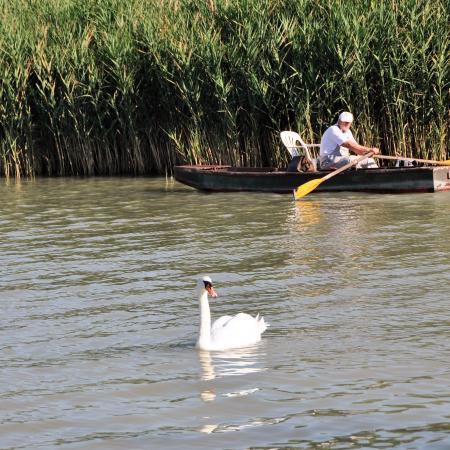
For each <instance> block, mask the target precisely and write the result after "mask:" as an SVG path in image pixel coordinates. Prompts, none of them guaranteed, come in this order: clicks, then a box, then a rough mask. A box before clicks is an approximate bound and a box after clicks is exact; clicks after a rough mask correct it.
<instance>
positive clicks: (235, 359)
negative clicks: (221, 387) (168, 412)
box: [198, 344, 266, 434]
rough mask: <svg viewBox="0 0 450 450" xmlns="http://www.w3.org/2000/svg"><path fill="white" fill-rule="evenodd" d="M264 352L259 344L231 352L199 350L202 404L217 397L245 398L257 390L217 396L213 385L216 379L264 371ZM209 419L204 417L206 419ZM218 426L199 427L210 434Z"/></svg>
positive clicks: (255, 388)
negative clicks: (202, 386)
mask: <svg viewBox="0 0 450 450" xmlns="http://www.w3.org/2000/svg"><path fill="white" fill-rule="evenodd" d="M265 355H266V353H265V350H264V346H263V345H261V344H258V345H254V346H251V347H246V348H238V349H232V350H222V351H215V352H209V351H207V350H199V351H198V358H199V361H200V368H201V373H200V379H201V380H202V381H204V382H207V383H205V384H204V389H202V391H201V392H200V398H201V400H202V401H203V402H205V403H209V402H213V401H214V400H216V398H217V395H219V397H228V398H233V397H245V396H247V395H251V394H253V393H254V392H257V391H258V390H259V388H258V387H250V388H247V389H242V390H239V391H235V392H224V393H220V394H217V393H216V390H215V389H214V385H213V383H211V382H212V381H213V380H214V379H216V378H223V377H226V376H237V375H241V376H245V375H248V374H254V373H257V372H262V371H264V370H266V367H264V361H265ZM207 418H209V417H204V419H207ZM218 427H219V425H218V424H203V425H201V426H200V427H199V429H198V430H199V431H200V432H202V433H208V434H209V433H212V432H214V431H215V430H216V429H218Z"/></svg>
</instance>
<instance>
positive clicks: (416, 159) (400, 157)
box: [374, 155, 449, 165]
mask: <svg viewBox="0 0 450 450" xmlns="http://www.w3.org/2000/svg"><path fill="white" fill-rule="evenodd" d="M374 158H379V159H393V160H396V161H398V160H402V161H416V162H419V163H426V164H438V165H439V164H444V165H448V164H449V161H436V160H434V159H418V158H406V157H403V156H387V155H375V156H374Z"/></svg>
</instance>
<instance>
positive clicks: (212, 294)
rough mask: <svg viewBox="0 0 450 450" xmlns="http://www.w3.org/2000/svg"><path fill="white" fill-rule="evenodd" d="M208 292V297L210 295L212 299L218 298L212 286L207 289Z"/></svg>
mask: <svg viewBox="0 0 450 450" xmlns="http://www.w3.org/2000/svg"><path fill="white" fill-rule="evenodd" d="M206 292H208V295H210V296H211V297H217V292H216V291H215V290H214V288H213V287H212V285H211V284H210V285H209V286H207V287H206Z"/></svg>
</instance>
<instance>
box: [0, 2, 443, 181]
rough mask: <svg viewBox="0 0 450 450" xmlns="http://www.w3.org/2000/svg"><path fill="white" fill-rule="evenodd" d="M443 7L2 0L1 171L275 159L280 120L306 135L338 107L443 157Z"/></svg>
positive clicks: (135, 168) (412, 148) (368, 132)
mask: <svg viewBox="0 0 450 450" xmlns="http://www.w3.org/2000/svg"><path fill="white" fill-rule="evenodd" d="M446 6H447V3H446V2H445V1H444V0H435V1H433V2H417V1H416V0H404V1H398V0H393V1H392V2H391V3H390V5H389V7H386V5H385V4H384V2H371V3H370V4H367V2H338V3H336V2H330V1H319V2H318V3H317V5H316V4H314V6H312V3H311V2H304V1H299V2H273V1H271V0H238V1H235V2H230V1H228V0H213V1H207V2H198V1H194V0H174V1H169V2H167V1H156V2H155V1H143V2H142V1H139V0H130V1H127V2H123V1H121V0H92V1H89V2H73V1H72V0H59V1H54V0H42V1H39V2H30V1H28V0H10V1H7V2H3V4H2V20H1V24H0V30H1V33H0V48H1V49H2V64H1V65H0V76H1V80H2V82H1V83H0V173H2V174H4V175H17V176H18V175H20V174H22V175H23V174H25V175H30V174H51V175H72V174H80V175H81V174H83V175H89V174H117V173H129V174H142V173H151V172H154V173H165V172H167V171H170V170H171V167H172V166H173V164H174V163H175V162H186V163H206V162H209V163H217V162H221V163H226V164H236V165H282V164H285V163H286V158H287V154H286V152H285V150H284V149H283V148H282V146H281V143H280V140H279V135H278V131H279V130H282V129H295V130H298V131H300V133H301V134H302V135H303V136H304V138H305V140H307V141H311V142H314V141H317V140H318V138H319V137H320V134H321V132H323V131H324V128H325V127H326V126H327V125H329V124H330V123H331V121H332V120H333V119H334V118H335V117H336V114H337V112H338V111H340V110H343V109H352V110H353V112H354V113H355V114H356V118H357V134H358V139H359V140H360V141H362V142H367V143H369V144H370V145H381V147H382V148H383V150H384V151H385V152H386V153H391V154H395V153H397V152H398V153H400V154H404V155H406V156H416V157H426V158H428V157H431V158H433V159H446V152H447V151H448V149H447V145H448V142H447V141H448V86H447V85H446V83H448V62H447V55H448V39H447V35H448V21H449V14H448V9H447V7H446ZM205 24H206V25H205ZM324 30H326V33H324Z"/></svg>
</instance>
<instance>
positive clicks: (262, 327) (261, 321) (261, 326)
mask: <svg viewBox="0 0 450 450" xmlns="http://www.w3.org/2000/svg"><path fill="white" fill-rule="evenodd" d="M256 321H257V322H258V328H259V330H260V333H261V334H262V333H264V331H266V330H267V327H270V324H268V323H266V322H265V321H264V317H259V314H258V315H257V316H256Z"/></svg>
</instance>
